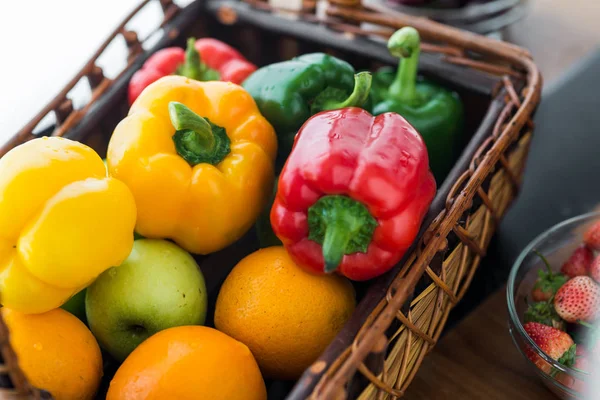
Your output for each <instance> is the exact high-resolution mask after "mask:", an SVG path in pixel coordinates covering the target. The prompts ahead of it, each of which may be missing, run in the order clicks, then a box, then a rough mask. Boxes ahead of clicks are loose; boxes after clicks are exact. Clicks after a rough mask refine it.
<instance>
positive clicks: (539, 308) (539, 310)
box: [524, 299, 566, 331]
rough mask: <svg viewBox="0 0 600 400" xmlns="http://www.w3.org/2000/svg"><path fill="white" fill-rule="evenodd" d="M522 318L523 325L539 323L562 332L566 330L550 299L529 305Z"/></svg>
mask: <svg viewBox="0 0 600 400" xmlns="http://www.w3.org/2000/svg"><path fill="white" fill-rule="evenodd" d="M524 317H525V323H527V322H539V323H540V324H544V325H548V326H551V327H553V328H556V329H559V330H561V331H564V330H565V328H566V324H565V322H564V321H563V320H562V319H561V318H560V317H559V316H558V314H557V313H556V311H555V310H554V306H553V305H552V299H550V300H548V301H541V302H539V303H532V304H529V307H527V310H526V311H525V316H524Z"/></svg>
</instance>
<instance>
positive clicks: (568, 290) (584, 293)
mask: <svg viewBox="0 0 600 400" xmlns="http://www.w3.org/2000/svg"><path fill="white" fill-rule="evenodd" d="M554 309H555V310H556V313H557V314H558V315H559V316H560V317H561V318H562V319H564V320H565V321H567V322H576V321H578V320H581V321H586V322H589V321H594V320H595V319H596V318H597V316H598V312H599V311H600V286H598V285H597V284H596V283H595V282H594V281H593V279H592V278H590V277H589V276H576V277H575V278H572V279H570V280H569V281H567V283H565V284H564V285H562V286H561V288H560V289H558V292H556V295H555V296H554Z"/></svg>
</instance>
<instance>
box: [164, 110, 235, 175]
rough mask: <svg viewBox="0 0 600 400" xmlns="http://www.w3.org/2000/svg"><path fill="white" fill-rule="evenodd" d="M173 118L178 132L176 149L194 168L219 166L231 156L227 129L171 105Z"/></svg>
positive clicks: (172, 120)
mask: <svg viewBox="0 0 600 400" xmlns="http://www.w3.org/2000/svg"><path fill="white" fill-rule="evenodd" d="M169 117H170V118H171V124H173V127H174V128H175V134H174V135H173V141H174V142H175V149H176V150H177V153H178V154H179V155H180V156H181V157H182V158H183V159H184V160H186V161H187V162H188V163H189V164H190V165H191V166H194V165H197V164H201V163H208V164H212V165H217V164H218V163H220V162H221V161H222V160H223V159H224V158H225V157H226V156H227V155H228V154H229V153H230V151H231V149H230V144H231V141H230V140H229V137H228V136H227V133H226V132H225V129H224V128H222V127H220V126H217V125H215V124H212V123H211V122H210V121H209V120H208V119H205V118H202V117H201V116H199V115H198V114H196V113H195V112H193V111H192V110H190V109H189V108H188V107H187V106H186V105H184V104H181V103H178V102H175V101H172V102H170V103H169Z"/></svg>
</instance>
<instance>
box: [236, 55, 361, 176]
mask: <svg viewBox="0 0 600 400" xmlns="http://www.w3.org/2000/svg"><path fill="white" fill-rule="evenodd" d="M242 86H243V87H244V89H246V90H247V91H248V92H249V93H250V95H251V96H252V97H253V98H254V100H255V101H256V104H257V106H258V108H259V109H260V112H261V114H262V115H263V116H264V117H265V118H266V119H267V120H268V121H269V122H270V123H271V125H273V127H274V128H275V131H276V132H277V139H278V144H279V152H278V165H279V166H281V165H282V164H283V162H285V159H286V158H287V156H288V155H289V153H290V151H291V149H292V146H293V144H294V137H295V135H296V132H297V131H298V129H300V127H301V126H302V124H304V122H306V120H307V119H308V118H310V117H311V116H312V115H314V114H316V113H318V112H320V111H325V110H334V109H338V108H343V107H352V106H355V107H361V106H364V105H365V104H367V106H368V101H369V90H370V87H371V74H370V73H369V72H361V73H358V74H356V75H355V70H354V68H353V67H352V65H350V64H349V63H347V62H346V61H343V60H340V59H338V58H335V57H333V56H330V55H327V54H324V53H312V54H305V55H302V56H299V57H295V58H293V59H291V60H288V61H283V62H279V63H275V64H271V65H267V66H265V67H263V68H260V69H258V70H257V71H255V72H254V73H253V74H252V75H250V76H249V77H248V78H247V79H246V80H245V81H244V83H243V84H242Z"/></svg>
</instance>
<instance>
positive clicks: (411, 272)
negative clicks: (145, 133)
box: [0, 0, 541, 400]
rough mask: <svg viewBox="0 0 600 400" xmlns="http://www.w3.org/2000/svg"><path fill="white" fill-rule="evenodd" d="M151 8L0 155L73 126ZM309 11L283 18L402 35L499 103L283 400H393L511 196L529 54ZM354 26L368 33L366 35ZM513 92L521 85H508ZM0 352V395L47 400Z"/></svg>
mask: <svg viewBox="0 0 600 400" xmlns="http://www.w3.org/2000/svg"><path fill="white" fill-rule="evenodd" d="M151 1H159V0H144V1H142V2H141V4H140V5H139V6H138V7H137V8H136V9H135V10H134V11H133V12H132V13H131V14H130V15H129V16H128V17H127V18H126V20H125V21H123V23H122V24H121V25H120V26H119V27H117V29H115V31H114V32H113V34H112V35H111V37H110V38H109V39H108V40H107V41H106V42H105V43H104V44H103V45H102V46H101V48H100V49H99V50H98V51H97V52H96V54H94V56H93V57H92V58H91V59H90V60H89V62H88V63H87V64H86V65H85V66H84V67H83V69H82V70H81V71H80V72H79V73H78V74H77V76H75V77H74V78H73V80H72V81H71V82H69V84H68V85H67V87H65V89H64V90H63V91H61V93H59V95H58V96H57V97H56V98H55V99H54V100H53V101H52V102H51V103H49V104H48V106H47V107H45V108H44V109H43V110H42V111H41V112H40V113H39V114H38V115H37V116H36V117H35V118H34V119H33V120H32V121H31V122H30V123H28V124H27V125H26V126H25V127H24V128H23V129H22V130H21V131H20V132H18V134H17V135H16V136H15V137H14V138H13V139H12V140H11V141H10V142H9V143H8V144H6V145H5V146H4V147H2V148H0V156H2V155H3V154H5V153H6V152H7V151H8V150H10V149H11V148H12V147H14V146H16V145H18V144H21V143H23V142H25V141H27V140H30V139H32V138H34V137H35V136H34V134H33V130H34V128H35V127H36V126H37V125H38V124H39V122H40V121H41V120H42V119H43V118H44V117H45V116H46V115H47V114H48V113H50V112H54V113H55V115H56V117H57V121H58V124H57V126H56V129H55V130H54V132H53V133H52V134H53V135H56V136H62V135H64V134H65V133H66V132H67V131H69V129H71V128H72V127H74V126H75V125H76V124H77V123H78V122H79V121H80V120H81V119H82V118H83V117H84V116H85V114H86V113H87V112H88V111H89V110H90V108H91V107H92V106H93V105H94V103H95V102H97V101H98V99H99V98H100V97H101V96H102V95H103V94H104V93H105V92H106V91H107V90H108V89H109V88H110V87H111V83H112V82H113V81H114V80H111V79H109V78H106V77H104V76H103V74H102V70H101V69H100V68H99V67H98V66H97V65H96V62H97V59H98V57H99V56H100V55H101V54H102V52H103V51H104V49H105V48H106V47H107V46H108V44H110V43H111V42H112V40H114V39H115V37H119V36H121V37H122V38H123V40H125V43H126V44H127V46H128V49H129V57H128V65H127V67H129V66H131V65H132V64H133V63H135V62H136V60H138V57H140V55H141V54H142V53H143V48H142V44H143V43H144V41H145V40H146V39H147V38H142V39H139V38H138V36H137V34H136V33H135V32H131V31H128V30H126V28H125V26H126V24H127V22H129V21H130V20H131V18H132V17H133V16H134V15H135V14H136V13H137V12H138V11H139V10H140V9H141V8H142V7H144V6H145V5H146V4H147V3H149V2H151ZM159 2H160V4H161V6H162V9H163V11H164V21H163V24H162V25H161V26H160V27H157V29H160V28H161V27H162V26H164V24H166V23H167V22H168V21H169V20H171V19H172V18H173V17H174V16H176V15H177V14H178V13H179V12H180V10H179V8H178V7H177V6H175V5H174V4H173V3H172V2H171V1H169V0H160V1H159ZM245 2H246V3H247V4H250V5H251V6H252V7H253V8H255V9H260V10H264V11H266V12H275V11H278V10H274V9H273V8H272V7H270V6H269V5H268V3H265V2H261V1H258V0H245ZM315 4H316V3H315V2H313V1H304V2H303V5H304V7H303V9H302V10H300V11H298V12H297V13H296V14H295V18H299V19H303V20H307V21H310V22H314V23H318V24H321V25H325V26H328V27H329V28H331V29H334V30H338V31H342V32H344V33H345V34H346V35H349V36H367V37H369V36H371V37H372V36H377V37H382V38H387V37H389V35H390V34H391V33H393V31H394V30H395V29H398V28H400V27H402V26H406V25H410V26H413V27H415V28H416V29H417V30H418V31H419V32H420V34H421V36H422V38H423V40H424V42H425V43H423V45H422V50H423V52H429V53H434V54H438V55H440V56H441V57H443V58H444V61H445V62H448V63H452V64H456V65H461V66H464V67H466V68H472V69H475V70H479V71H484V72H486V73H489V74H491V75H494V76H498V77H500V79H499V80H498V82H499V85H498V87H496V88H495V92H496V93H497V94H499V96H496V97H499V98H500V99H501V103H502V104H501V108H502V109H501V111H500V113H499V117H498V119H497V120H496V121H495V125H494V128H493V131H492V132H490V135H489V136H488V137H487V139H486V140H484V141H483V143H482V144H481V145H480V147H479V148H478V150H477V151H476V152H475V156H474V157H473V158H472V160H471V162H470V165H469V168H468V169H467V170H466V171H465V172H464V173H463V174H462V175H461V176H460V177H459V179H458V180H457V181H456V182H455V183H454V185H453V187H452V189H451V190H450V192H449V194H448V196H447V198H446V203H445V207H444V209H443V210H442V211H441V213H440V214H439V215H438V216H437V217H436V218H435V219H434V220H433V222H432V223H431V224H430V225H429V226H428V227H427V229H426V231H425V234H423V235H422V236H421V238H420V240H419V242H418V244H417V245H416V247H415V250H414V251H413V252H412V253H411V254H409V255H408V256H407V257H405V259H404V264H403V265H402V267H401V268H399V270H398V273H397V275H396V276H395V277H394V278H393V280H392V283H391V285H390V286H389V288H388V290H387V294H386V296H385V297H384V298H383V299H382V300H381V301H379V303H377V305H376V306H375V307H374V308H373V310H372V312H371V313H370V315H368V317H367V318H366V319H365V321H364V323H363V324H362V327H361V329H360V330H359V332H358V334H357V335H356V336H355V338H354V340H353V341H352V343H351V344H350V345H349V346H347V348H346V349H345V350H344V351H342V352H341V353H340V354H339V355H338V356H336V357H335V359H333V360H328V361H325V360H323V359H320V360H319V361H317V362H316V363H315V364H314V365H313V366H312V367H311V368H310V369H309V370H308V371H307V372H306V373H305V374H304V376H303V377H302V378H301V380H300V381H299V383H298V384H297V386H296V388H295V390H294V392H293V393H292V395H291V398H293V399H294V400H296V399H300V398H306V397H309V398H313V399H338V398H345V397H346V396H347V395H349V394H352V395H353V396H354V395H356V396H357V397H358V398H360V399H382V398H390V397H402V396H403V395H404V393H405V391H406V388H407V387H408V385H409V384H410V382H411V381H412V379H413V378H414V376H415V374H416V372H417V370H418V368H419V366H420V365H421V362H422V361H423V358H424V357H425V355H426V354H427V352H428V351H430V350H431V349H432V348H433V346H434V345H435V343H436V341H437V340H438V338H439V336H440V334H441V332H442V329H443V327H444V325H445V323H446V320H447V318H448V314H449V312H450V310H451V309H452V307H453V306H454V305H455V304H456V303H457V302H458V301H459V300H460V299H461V298H462V297H463V295H464V294H465V292H466V290H467V289H468V287H469V284H470V282H471V280H472V277H473V275H474V273H475V271H476V269H477V267H478V265H479V263H480V261H481V259H482V257H484V256H485V253H486V249H487V247H488V244H489V242H490V240H491V238H492V236H493V234H494V231H495V229H496V227H497V225H498V221H499V220H500V219H501V217H502V215H503V214H504V213H505V211H506V209H507V207H508V206H509V204H510V202H511V201H512V200H513V198H514V197H515V195H516V194H517V191H518V187H519V185H520V179H521V175H522V171H523V167H524V164H525V160H526V157H527V151H528V147H529V143H530V140H531V135H532V131H533V124H532V123H531V121H530V117H531V115H532V113H533V111H534V109H535V107H536V106H537V103H538V102H539V97H540V91H541V77H540V75H539V72H538V70H537V68H536V66H535V64H534V63H533V61H532V60H531V56H530V55H529V53H528V52H527V51H526V50H524V49H521V48H519V47H517V46H513V45H510V44H507V43H503V42H498V41H495V40H492V39H488V38H484V37H481V36H478V35H475V34H470V33H467V32H463V31H459V30H456V29H454V28H450V27H447V26H443V25H440V24H437V23H435V22H432V21H429V20H426V19H422V18H415V17H410V16H406V15H403V14H396V13H390V12H389V11H388V10H386V12H385V13H383V12H380V11H381V10H377V9H373V8H366V7H363V6H362V5H361V4H360V1H359V0H329V3H328V7H327V11H326V15H325V16H317V15H316V14H315ZM218 18H219V19H220V20H221V22H222V23H235V21H236V14H235V11H234V10H233V9H232V8H230V7H228V6H227V4H226V3H224V4H223V5H222V6H221V7H220V9H219V13H218ZM363 23H369V24H371V26H375V27H374V28H373V27H372V28H369V29H367V28H365V27H364V24H363ZM149 36H150V35H149ZM125 71H126V70H124V71H123V73H125ZM118 78H119V77H117V78H115V80H116V79H118ZM512 78H518V79H516V80H513V79H512ZM81 79H87V80H88V82H89V84H90V87H91V89H92V97H91V99H90V102H89V103H88V104H87V105H85V106H84V107H83V108H82V109H79V110H73V107H72V103H71V102H70V100H69V99H68V98H67V94H68V92H69V91H70V90H71V89H72V88H73V87H74V86H75V85H76V84H77V83H78V82H79V81H80V80H81ZM516 81H518V82H523V83H522V84H515V82H516ZM0 353H1V355H2V362H3V364H2V363H0V388H1V389H0V395H8V396H12V398H24V399H25V398H26V399H40V398H50V397H49V396H48V394H47V393H45V392H43V391H39V390H38V389H36V388H33V387H31V385H29V383H28V382H27V380H26V379H25V377H24V375H23V373H22V372H21V371H20V369H19V368H18V363H17V359H16V356H15V354H14V352H13V351H12V349H11V348H10V344H9V333H8V330H7V328H6V326H5V324H4V322H3V321H2V319H1V318H0ZM357 371H358V372H359V374H356V372H357ZM360 375H362V376H363V377H365V378H366V383H367V385H366V388H365V386H364V385H359V386H358V389H357V387H355V386H356V385H355V381H360V379H361V378H360ZM357 378H358V379H357ZM363 381H364V379H363ZM355 392H358V393H355Z"/></svg>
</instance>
